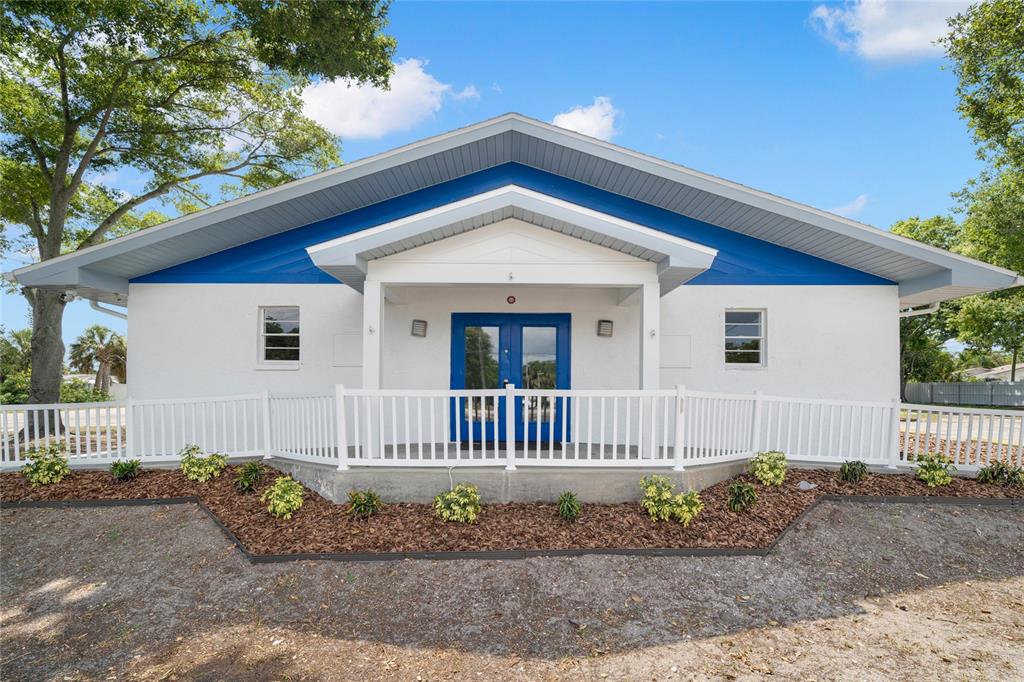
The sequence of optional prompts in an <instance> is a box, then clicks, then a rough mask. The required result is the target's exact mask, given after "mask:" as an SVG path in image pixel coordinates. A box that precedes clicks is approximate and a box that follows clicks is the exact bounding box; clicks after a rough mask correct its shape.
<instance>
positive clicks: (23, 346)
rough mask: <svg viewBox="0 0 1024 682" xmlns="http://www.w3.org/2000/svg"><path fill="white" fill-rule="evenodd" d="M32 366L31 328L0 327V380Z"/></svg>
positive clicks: (27, 369) (25, 370)
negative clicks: (9, 328)
mask: <svg viewBox="0 0 1024 682" xmlns="http://www.w3.org/2000/svg"><path fill="white" fill-rule="evenodd" d="M31 366H32V330H31V329H12V330H10V331H7V330H6V329H4V328H3V327H0V381H3V380H4V379H5V378H6V377H7V376H8V375H10V374H19V373H22V372H28V371H29V368H30V367H31Z"/></svg>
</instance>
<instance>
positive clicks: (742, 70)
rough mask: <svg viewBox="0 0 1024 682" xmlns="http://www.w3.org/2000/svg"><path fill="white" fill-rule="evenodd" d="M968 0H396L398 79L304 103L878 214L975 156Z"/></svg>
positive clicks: (354, 139) (395, 127)
mask: <svg viewBox="0 0 1024 682" xmlns="http://www.w3.org/2000/svg"><path fill="white" fill-rule="evenodd" d="M961 6H962V5H958V4H954V3H904V4H899V3H891V2H882V1H878V0H876V1H874V2H868V3H864V2H855V3H849V4H842V5H822V4H821V3H795V2H793V3H790V2H786V3H774V2H773V3H757V4H748V3H704V4H688V3H671V4H669V3H657V4H638V3H629V4H619V3H597V4H591V3H575V2H574V3H558V4H553V3H512V4H505V3H445V4H438V3H402V2H399V3H397V4H396V5H395V6H393V8H392V12H391V26H390V33H392V34H393V35H394V36H395V37H396V38H397V40H398V54H397V61H398V68H397V71H396V76H395V78H394V79H393V81H392V90H391V91H390V92H388V93H381V92H375V91H372V90H370V89H368V88H361V87H350V86H348V85H346V84H343V83H333V84H321V85H320V86H318V87H316V88H314V89H313V90H311V91H309V92H308V93H307V97H306V99H307V113H308V114H309V115H312V116H314V117H315V118H317V119H318V120H320V121H321V122H322V123H323V124H324V125H326V126H327V127H328V128H329V129H331V130H332V131H334V132H337V133H339V134H341V135H342V138H343V141H342V156H343V158H344V159H345V160H347V161H351V160H355V159H358V158H361V157H364V156H367V155H370V154H375V153H377V152H381V151H384V150H387V149H390V148H392V147H396V146H399V145H402V144H405V143H408V142H412V141H415V140H418V139H421V138H423V137H427V136H430V135H434V134H437V133H441V132H445V131H448V130H451V129H453V128H457V127H460V126H463V125H467V124H470V123H474V122H476V121H479V120H482V119H485V118H489V117H491V116H495V115H498V114H501V113H504V112H507V111H518V112H520V113H523V114H526V115H528V116H533V117H535V118H539V119H543V120H547V121H552V120H554V121H555V122H556V123H560V124H563V125H566V126H569V127H575V128H577V129H580V130H581V132H587V133H590V134H597V135H598V136H602V137H605V138H607V139H611V141H613V142H615V143H617V144H621V145H624V146H626V147H631V148H633V149H637V150H639V151H642V152H645V153H648V154H652V155H655V156H658V157H661V158H664V159H668V160H670V161H674V162H677V163H681V164H683V165H686V166H689V167H692V168H696V169H698V170H701V171H704V172H707V173H712V174H714V175H718V176H722V177H725V178H728V179H730V180H734V181H737V182H741V183H743V184H746V185H750V186H752V187H756V188H758V189H762V190H766V191H769V192H773V193H775V194H779V195H782V196H785V197H788V198H791V199H794V200H797V201H801V202H805V203H808V204H811V205H813V206H817V207H820V208H824V209H828V210H836V211H837V212H840V213H844V214H845V215H848V216H850V217H852V218H855V219H857V220H860V221H863V222H866V223H869V224H872V225H875V226H878V227H881V228H883V229H885V228H888V226H889V225H891V223H892V222H893V221H895V220H898V219H900V218H903V217H907V216H912V215H922V216H927V215H933V214H936V213H942V212H947V211H948V210H949V209H950V208H951V206H952V204H953V201H952V199H951V198H950V193H951V192H953V191H955V190H957V189H959V188H961V187H962V186H963V184H964V183H965V181H967V180H968V179H969V178H971V177H972V176H974V175H976V174H977V172H978V170H979V168H980V165H979V162H978V161H977V160H976V159H975V156H974V149H973V147H972V145H971V142H970V139H969V137H968V133H967V130H966V127H965V125H964V124H963V122H962V121H961V120H960V119H959V117H958V116H957V114H956V112H955V110H954V107H955V106H956V99H955V96H954V88H955V85H956V83H955V79H954V78H953V75H952V73H951V72H950V71H949V70H948V69H946V70H944V69H943V68H942V66H943V60H942V54H941V50H939V49H937V48H936V47H935V46H934V45H932V40H933V39H934V38H935V37H937V36H938V35H939V34H940V32H941V30H942V27H943V26H944V18H945V17H946V16H949V15H951V14H954V13H955V12H956V11H957V10H958V9H959V8H960V7H961ZM560 115H561V116H560ZM119 182H120V184H121V185H122V187H123V188H124V189H126V190H128V191H131V190H132V189H133V188H137V185H138V183H139V179H138V178H132V177H130V176H125V175H122V176H121V177H119ZM19 264H20V263H19V261H17V260H11V259H8V260H6V261H4V262H3V264H2V267H3V269H4V270H9V269H12V268H13V267H17V266H18V265H19ZM2 322H3V324H4V326H6V327H8V328H20V327H23V326H27V325H28V320H27V307H26V306H25V304H24V301H23V299H22V298H21V297H20V296H16V295H9V294H6V293H5V294H4V296H3V311H2ZM93 323H100V324H104V325H106V326H108V327H111V328H113V329H118V330H120V331H122V332H123V331H124V329H125V326H124V323H123V322H121V321H120V320H117V319H115V318H113V317H109V316H105V315H102V314H99V313H95V312H93V311H91V310H90V309H89V307H88V305H87V304H85V303H81V302H76V303H74V304H72V305H71V306H69V308H68V312H67V314H66V316H65V322H64V336H65V340H66V341H67V342H70V340H72V339H73V338H75V337H76V336H77V335H78V334H80V333H81V331H82V329H84V328H85V327H86V326H87V325H89V324H93Z"/></svg>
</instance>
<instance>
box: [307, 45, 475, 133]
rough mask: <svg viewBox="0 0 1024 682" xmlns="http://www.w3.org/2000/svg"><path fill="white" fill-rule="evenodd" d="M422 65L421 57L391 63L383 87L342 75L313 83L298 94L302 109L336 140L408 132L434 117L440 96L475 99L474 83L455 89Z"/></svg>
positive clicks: (437, 109) (439, 108)
mask: <svg viewBox="0 0 1024 682" xmlns="http://www.w3.org/2000/svg"><path fill="white" fill-rule="evenodd" d="M426 66H427V61H426V60H423V59H405V60H403V61H400V62H396V63H395V72H394V74H392V76H391V88H390V89H389V90H382V89H380V88H375V87H372V86H370V85H359V84H355V83H353V82H351V81H348V80H343V79H339V80H336V81H322V82H320V83H315V84H313V85H311V86H310V87H308V88H306V89H305V90H304V91H303V93H302V100H303V108H302V110H303V112H304V113H305V114H306V116H309V117H310V118H312V119H313V120H315V121H317V122H319V123H320V124H321V125H323V126H324V127H325V128H327V129H328V130H330V131H331V132H332V133H334V134H336V135H340V136H341V137H342V138H349V139H359V138H362V139H377V138H380V137H383V136H384V135H387V134H388V133H394V132H399V131H403V130H409V129H410V128H413V127H414V126H416V125H417V124H419V123H420V122H422V121H424V120H426V119H428V118H430V117H431V116H433V115H435V114H436V113H437V112H438V111H440V110H441V106H442V105H443V104H444V100H445V98H446V97H450V98H451V99H453V100H470V99H479V98H480V92H479V91H478V90H477V89H476V86H474V85H467V86H466V87H464V88H462V89H461V90H458V91H456V90H455V88H454V86H453V85H452V84H451V83H442V82H441V81H439V80H437V79H436V78H434V76H432V75H431V74H429V73H427V71H426V69H425V67H426Z"/></svg>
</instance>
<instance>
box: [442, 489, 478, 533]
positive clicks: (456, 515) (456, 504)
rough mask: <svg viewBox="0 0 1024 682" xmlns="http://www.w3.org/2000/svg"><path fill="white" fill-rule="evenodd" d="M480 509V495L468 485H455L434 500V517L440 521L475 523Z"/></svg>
mask: <svg viewBox="0 0 1024 682" xmlns="http://www.w3.org/2000/svg"><path fill="white" fill-rule="evenodd" d="M480 509H481V506H480V493H478V492H477V490H476V486H475V485H469V484H468V483H459V484H456V486H455V487H454V488H452V489H451V490H449V491H447V492H443V493H441V494H440V495H438V496H437V497H435V498H434V515H435V516H437V518H439V519H441V520H442V521H456V522H458V523H475V522H476V519H477V517H478V516H479V515H480Z"/></svg>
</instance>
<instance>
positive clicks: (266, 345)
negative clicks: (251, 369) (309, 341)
mask: <svg viewBox="0 0 1024 682" xmlns="http://www.w3.org/2000/svg"><path fill="white" fill-rule="evenodd" d="M300 348H301V346H300V342H299V307H298V306H290V305H289V306H283V305H282V306H263V307H261V308H260V354H259V359H260V362H262V363H268V364H276V363H282V364H296V363H298V361H299V354H300Z"/></svg>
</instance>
